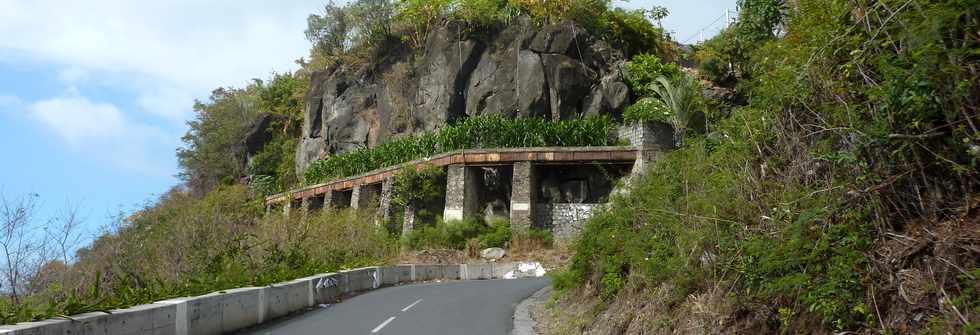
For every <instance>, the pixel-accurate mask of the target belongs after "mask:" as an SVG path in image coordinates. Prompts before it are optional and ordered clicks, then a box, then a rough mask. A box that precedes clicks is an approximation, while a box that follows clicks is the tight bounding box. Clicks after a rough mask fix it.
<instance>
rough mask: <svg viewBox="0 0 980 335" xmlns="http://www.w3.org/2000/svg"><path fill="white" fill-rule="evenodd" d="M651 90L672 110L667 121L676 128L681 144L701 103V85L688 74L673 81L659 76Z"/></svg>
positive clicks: (677, 140)
mask: <svg viewBox="0 0 980 335" xmlns="http://www.w3.org/2000/svg"><path fill="white" fill-rule="evenodd" d="M649 88H650V90H652V91H653V93H654V94H655V95H656V98H657V99H659V100H660V101H661V102H663V103H664V105H666V106H667V108H668V109H670V115H669V116H668V117H667V121H668V122H669V123H670V124H671V125H672V126H674V139H675V142H677V143H678V144H680V141H681V140H682V139H683V138H684V133H685V132H686V131H687V128H688V126H689V124H690V122H691V119H692V118H693V116H694V113H695V112H697V108H698V104H699V103H700V102H701V85H700V83H698V81H697V79H695V78H694V77H693V76H690V75H686V74H681V75H678V76H675V77H673V80H671V79H668V78H667V77H664V76H658V77H657V79H656V80H654V82H653V83H651V84H650V86H649Z"/></svg>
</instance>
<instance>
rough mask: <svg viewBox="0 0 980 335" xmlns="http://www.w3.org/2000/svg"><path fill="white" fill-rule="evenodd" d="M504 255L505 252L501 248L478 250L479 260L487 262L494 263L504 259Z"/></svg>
mask: <svg viewBox="0 0 980 335" xmlns="http://www.w3.org/2000/svg"><path fill="white" fill-rule="evenodd" d="M506 254H507V251H505V250H504V249H501V248H486V249H483V250H480V258H483V259H485V260H488V261H496V260H498V259H501V258H504V255H506Z"/></svg>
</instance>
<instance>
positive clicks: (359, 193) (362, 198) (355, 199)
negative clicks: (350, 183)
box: [350, 185, 368, 209]
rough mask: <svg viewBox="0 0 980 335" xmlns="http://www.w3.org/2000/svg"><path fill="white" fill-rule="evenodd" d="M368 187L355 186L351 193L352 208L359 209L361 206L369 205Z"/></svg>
mask: <svg viewBox="0 0 980 335" xmlns="http://www.w3.org/2000/svg"><path fill="white" fill-rule="evenodd" d="M365 186H366V185H355V186H354V190H353V191H351V197H350V208H353V209H358V208H361V206H365V205H367V202H368V199H367V197H368V192H367V187H365Z"/></svg>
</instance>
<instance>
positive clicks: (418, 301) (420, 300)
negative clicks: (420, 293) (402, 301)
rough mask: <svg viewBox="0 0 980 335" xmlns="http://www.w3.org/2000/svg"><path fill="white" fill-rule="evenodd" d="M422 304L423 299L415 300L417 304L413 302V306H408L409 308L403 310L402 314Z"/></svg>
mask: <svg viewBox="0 0 980 335" xmlns="http://www.w3.org/2000/svg"><path fill="white" fill-rule="evenodd" d="M420 302H422V299H419V300H415V302H413V303H412V304H411V305H408V306H405V308H402V312H406V311H408V310H409V309H411V308H412V307H415V305H418V304H419V303H420Z"/></svg>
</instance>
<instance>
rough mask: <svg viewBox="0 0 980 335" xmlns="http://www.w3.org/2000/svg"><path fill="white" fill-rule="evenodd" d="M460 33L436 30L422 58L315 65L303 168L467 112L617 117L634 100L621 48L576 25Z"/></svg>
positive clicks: (518, 24)
mask: <svg viewBox="0 0 980 335" xmlns="http://www.w3.org/2000/svg"><path fill="white" fill-rule="evenodd" d="M460 32H461V29H460V28H459V27H458V26H457V25H455V24H452V23H450V24H446V25H442V26H439V27H437V28H435V29H434V30H433V31H432V32H430V34H429V37H428V40H427V42H426V48H425V51H424V52H423V53H422V55H421V58H420V59H414V58H416V57H413V56H411V54H410V52H403V53H404V54H403V55H389V57H388V58H386V59H384V60H383V61H378V62H377V63H378V64H371V65H370V66H366V67H361V68H359V69H354V68H351V67H348V66H335V67H333V68H330V69H327V70H324V71H319V72H316V73H314V74H313V75H312V78H311V81H312V82H311V83H310V91H309V92H308V93H307V96H306V108H305V118H304V125H303V137H302V139H301V140H300V145H299V148H298V149H297V153H296V164H297V166H296V168H297V170H298V171H299V172H302V171H304V170H305V169H306V167H307V166H308V165H309V164H310V162H312V161H314V160H317V159H320V158H324V157H326V156H329V155H333V154H338V153H343V152H346V151H350V150H353V149H356V148H359V147H371V146H374V145H376V144H377V143H379V142H381V141H384V140H386V139H388V138H392V137H397V136H401V135H404V134H410V133H414V132H420V131H429V130H433V129H436V128H439V127H441V126H443V125H445V124H446V123H447V122H452V121H453V120H456V119H459V118H464V117H467V116H473V115H479V114H484V113H498V114H502V115H506V116H510V117H518V116H524V117H526V116H539V117H548V118H552V119H568V118H574V117H577V116H580V115H585V114H597V113H609V114H613V115H618V114H620V113H621V112H622V109H623V108H624V107H625V106H626V104H627V103H628V100H629V98H630V91H629V88H628V87H627V86H626V84H625V82H624V80H623V79H622V74H621V73H620V68H621V64H622V63H623V61H624V56H623V54H622V52H620V51H619V50H615V49H613V48H611V47H610V46H609V45H608V44H607V43H605V42H603V41H601V40H599V39H597V38H594V37H593V36H590V35H589V34H588V32H587V31H586V30H585V29H582V28H581V27H578V26H576V25H575V24H573V23H570V22H567V23H560V24H555V25H548V26H544V27H537V26H535V25H534V24H532V23H531V20H529V19H527V18H522V19H518V20H516V21H515V22H513V23H512V24H510V25H509V26H508V27H506V28H504V29H502V30H499V31H496V32H491V33H489V34H488V35H486V36H481V37H479V38H477V37H468V36H465V35H461V33H460Z"/></svg>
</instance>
